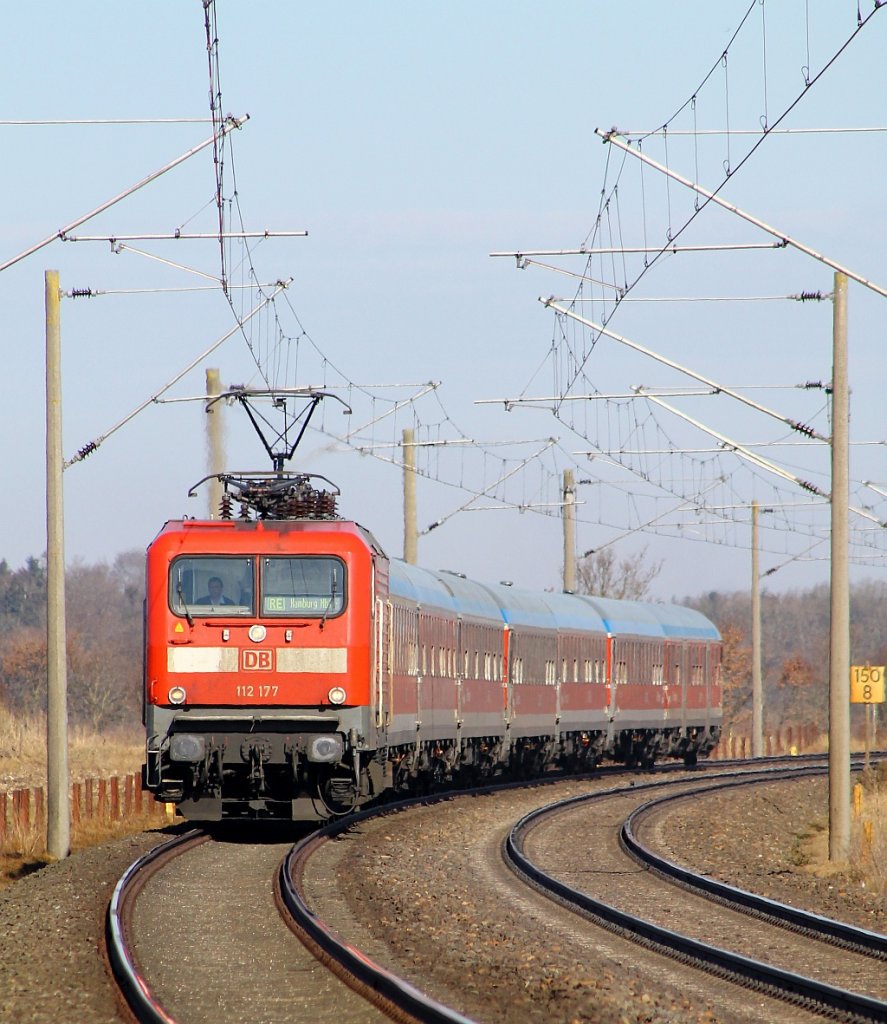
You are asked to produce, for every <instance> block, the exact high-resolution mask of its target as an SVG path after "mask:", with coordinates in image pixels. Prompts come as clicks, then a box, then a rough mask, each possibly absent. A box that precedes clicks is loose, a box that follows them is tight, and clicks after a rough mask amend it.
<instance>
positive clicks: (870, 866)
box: [850, 764, 887, 900]
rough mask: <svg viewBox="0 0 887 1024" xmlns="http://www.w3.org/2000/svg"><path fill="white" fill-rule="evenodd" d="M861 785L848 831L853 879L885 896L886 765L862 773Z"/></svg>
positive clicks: (885, 897)
mask: <svg viewBox="0 0 887 1024" xmlns="http://www.w3.org/2000/svg"><path fill="white" fill-rule="evenodd" d="M860 785H861V786H862V789H861V792H860V796H861V800H860V801H859V808H858V813H857V809H856V804H855V803H854V814H853V824H852V831H851V835H850V865H851V870H852V874H853V877H854V879H856V880H858V881H859V883H860V884H862V885H864V886H865V888H866V889H868V890H869V891H870V892H873V893H875V894H876V895H878V896H880V897H881V898H882V899H885V900H887V765H884V764H882V765H879V766H878V768H877V770H871V771H869V772H867V773H866V774H864V775H863V776H862V779H861V783H860Z"/></svg>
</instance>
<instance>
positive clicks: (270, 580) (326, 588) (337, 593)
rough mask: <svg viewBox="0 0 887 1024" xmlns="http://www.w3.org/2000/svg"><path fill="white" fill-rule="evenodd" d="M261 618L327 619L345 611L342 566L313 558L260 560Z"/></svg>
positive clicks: (338, 563)
mask: <svg viewBox="0 0 887 1024" xmlns="http://www.w3.org/2000/svg"><path fill="white" fill-rule="evenodd" d="M261 584H262V615H285V616H287V617H288V618H299V619H301V618H319V619H324V620H325V619H329V618H333V617H334V616H336V615H341V614H342V612H343V611H344V610H345V563H344V562H342V561H341V560H340V559H338V558H324V557H318V556H316V555H311V556H305V557H295V558H263V559H262V581H261Z"/></svg>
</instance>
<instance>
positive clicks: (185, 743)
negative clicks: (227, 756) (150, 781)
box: [169, 732, 206, 761]
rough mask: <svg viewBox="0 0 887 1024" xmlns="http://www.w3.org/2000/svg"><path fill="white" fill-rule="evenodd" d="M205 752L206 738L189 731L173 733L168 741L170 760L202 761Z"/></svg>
mask: <svg viewBox="0 0 887 1024" xmlns="http://www.w3.org/2000/svg"><path fill="white" fill-rule="evenodd" d="M205 753H206V740H205V739H204V738H203V736H195V735H194V734H193V733H189V732H177V733H173V735H172V738H171V739H170V741H169V759H170V761H202V760H203V757H204V754H205Z"/></svg>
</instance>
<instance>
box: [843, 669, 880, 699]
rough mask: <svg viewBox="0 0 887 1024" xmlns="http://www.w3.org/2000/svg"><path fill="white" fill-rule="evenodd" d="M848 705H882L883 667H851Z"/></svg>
mask: <svg viewBox="0 0 887 1024" xmlns="http://www.w3.org/2000/svg"><path fill="white" fill-rule="evenodd" d="M850 703H851V704H883V703H884V666H883V665H851V667H850Z"/></svg>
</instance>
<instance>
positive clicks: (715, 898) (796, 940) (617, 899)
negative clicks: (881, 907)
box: [504, 767, 887, 1021]
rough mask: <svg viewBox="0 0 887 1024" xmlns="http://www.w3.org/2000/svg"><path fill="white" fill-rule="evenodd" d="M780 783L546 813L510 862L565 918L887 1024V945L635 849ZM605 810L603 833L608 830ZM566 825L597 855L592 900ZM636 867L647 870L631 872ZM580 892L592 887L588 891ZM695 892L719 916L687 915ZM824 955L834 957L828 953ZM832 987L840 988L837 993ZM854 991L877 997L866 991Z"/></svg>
mask: <svg viewBox="0 0 887 1024" xmlns="http://www.w3.org/2000/svg"><path fill="white" fill-rule="evenodd" d="M822 771H823V769H820V768H814V767H802V768H797V769H794V770H793V774H794V777H801V776H803V775H807V774H812V773H821V772H822ZM774 778H775V776H774V773H773V771H772V770H770V771H768V772H766V773H762V774H760V775H754V776H749V775H748V774H747V773H743V777H742V778H738V779H732V780H722V781H719V782H716V783H713V782H711V781H706V782H705V783H704V784H702V783H700V784H692V785H689V786H688V785H687V784H684V785H682V786H681V788H680V791H679V792H670V793H668V794H667V795H665V796H658V797H656V798H654V799H652V800H644V797H643V796H642V793H644V792H645V791H646V790H648V789H651V788H660V789H661V788H662V786H663V784H662V783H651V784H649V785H648V786H647V785H644V786H638V785H634V784H632V785H631V786H628V787H618V788H616V789H613V790H611V791H609V792H605V793H598V794H591V795H584V796H581V797H576V798H571V799H569V800H566V801H561V802H559V803H558V804H554V805H550V806H548V807H544V808H539V809H537V810H535V811H533V812H531V813H530V814H528V815H527V816H526V817H524V818H523V819H522V820H521V821H520V822H518V823H517V824H516V825H515V826H514V828H513V829H512V830H511V832H510V833H509V835H508V837H507V840H506V842H505V844H504V852H505V857H506V859H507V861H508V863H509V864H510V866H512V868H513V869H514V870H515V871H516V872H517V873H518V874H519V875H520V876H522V877H523V878H525V879H526V880H527V881H528V882H529V883H530V884H531V885H533V886H534V887H535V888H537V889H539V890H541V891H543V892H545V893H546V894H547V895H549V896H551V897H552V898H554V899H556V900H557V901H558V902H559V903H561V904H562V905H563V906H566V907H569V908H570V909H573V910H575V911H577V912H579V913H581V914H583V915H585V916H587V917H590V918H591V919H592V920H593V921H595V922H596V923H599V924H601V925H602V926H604V927H606V928H608V929H610V930H612V931H615V932H617V933H618V934H620V935H622V936H626V937H630V938H632V939H633V940H634V941H636V942H638V943H641V944H642V945H644V946H646V947H647V948H649V949H652V950H655V951H658V952H662V953H664V954H666V955H668V956H671V957H673V958H675V959H677V960H679V961H681V962H682V963H685V964H688V965H692V966H694V967H698V968H700V969H702V970H706V971H708V972H710V973H712V974H715V975H717V976H718V977H721V978H727V979H729V980H732V981H736V982H738V983H739V984H741V985H744V986H746V987H749V988H752V989H754V990H756V991H760V992H765V993H767V994H768V995H770V996H775V997H777V998H780V999H783V1000H785V1001H788V1002H791V1003H794V1004H795V1005H799V1006H802V1007H804V1008H806V1009H809V1010H811V1011H813V1012H815V1013H821V1014H823V1015H824V1016H828V1017H830V1018H832V1019H842V1020H850V1021H887V1001H885V1000H887V976H885V971H884V967H883V961H884V960H885V959H887V937H885V936H884V935H880V934H877V933H873V932H870V931H866V930H864V929H861V928H854V927H852V926H850V925H845V924H842V923H839V922H835V921H832V920H830V919H828V918H824V917H821V916H819V915H815V914H809V913H806V912H804V911H801V910H798V909H797V908H795V907H790V906H787V905H785V904H781V903H777V902H776V901H773V900H768V899H765V898H763V897H759V896H756V895H754V894H752V893H748V892H745V891H743V890H739V889H736V888H734V887H731V886H727V885H724V884H722V883H719V882H716V881H715V880H713V879H711V878H709V877H707V876H703V875H698V874H695V873H694V872H691V871H689V870H687V869H686V868H683V867H680V866H679V865H677V864H674V863H673V862H671V861H669V860H667V859H666V858H663V857H660V856H658V855H657V854H655V853H654V852H653V851H652V850H651V849H649V847H647V846H646V845H645V844H643V843H642V842H640V841H639V839H638V837H637V833H638V832H639V830H640V829H641V828H642V825H643V823H644V822H645V821H647V820H649V819H650V818H651V817H652V816H653V815H655V814H658V813H662V812H663V811H664V809H666V808H667V807H668V805H669V804H670V803H671V802H673V801H676V800H688V799H700V798H704V795H705V794H706V793H712V792H714V791H716V790H718V789H722V788H724V787H726V786H738V785H750V784H753V783H755V782H760V781H763V780H766V781H774ZM592 808H595V809H596V812H597V813H596V819H597V820H596V822H595V821H593V820H592V816H591V813H590V812H591V810H592ZM603 808H606V811H605V812H604V813H605V815H606V824H604V825H603V826H601V813H602V809H603ZM567 815H572V816H573V818H574V821H573V824H572V826H571V827H570V832H571V833H574V832H575V831H576V830H577V829H583V830H585V834H586V835H587V841H588V847H587V850H593V851H594V854H593V860H594V866H593V868H591V869H590V871H591V873H592V874H593V876H594V879H595V892H594V894H592V893H590V892H588V891H585V890H583V889H579V888H577V887H576V885H575V884H571V880H576V879H578V878H580V877H581V878H584V879H587V877H588V873H589V868H588V860H589V854H588V853H587V852H585V853H583V856H582V857H580V858H579V859H578V861H576V862H573V863H570V862H569V861H565V860H564V859H563V856H562V853H563V850H564V849H565V848H567V844H565V842H564V840H563V838H562V836H563V826H562V825H560V824H558V819H562V818H563V817H564V816H567ZM577 815H582V816H583V817H582V819H581V820H582V824H580V825H577V823H576V820H577ZM623 817H624V820H623V821H622V824H621V826H620V827H618V828H614V824H615V822H616V821H617V819H621V818H623ZM596 826H597V827H596ZM544 828H548V829H549V830H550V834H549V837H548V841H547V843H546V841H545V840H544V839H541V838H538V836H535V837H534V835H533V834H534V832H537V833H538V832H539V831H541V830H542V829H544ZM616 836H618V841H617V840H616V838H615V837H616ZM534 840H535V846H536V853H535V854H530V855H528V853H527V847H528V845H533V843H534ZM627 858H630V862H631V863H633V864H640V865H641V866H642V867H643V869H644V870H643V871H641V872H639V871H638V870H637V869H636V868H635V869H634V870H632V869H631V867H627V866H626V859H627ZM543 865H544V866H543ZM660 879H667V880H668V881H669V882H675V883H677V884H678V885H679V886H680V887H681V890H683V895H682V894H681V890H676V889H674V888H673V887H670V886H663V885H662V884H661V881H659V880H660ZM583 884H585V885H586V886H587V882H586V883H583ZM687 890H689V891H690V892H692V893H694V894H695V896H696V897H698V898H699V899H700V900H701V899H705V900H707V901H710V902H709V903H708V906H709V907H710V908H711V909H709V910H708V911H705V910H700V909H699V908H698V907H697V905H696V904H695V903H694V904H692V905H690V904H688V902H687V900H688V897H687V895H686V891H687ZM670 891H671V895H669V892H670ZM737 914H742V915H745V917H744V918H743V919H744V920H746V921H748V923H747V924H746V925H742V924H741V923H737V920H736V915H737ZM670 921H679V922H681V923H682V924H681V927H680V930H676V929H675V927H670V926H669V922H670ZM693 921H701V922H703V924H702V926H701V927H698V928H696V929H693V930H691V929H690V928H689V927H686V928H685V927H684V926H683V924H684V923H686V924H687V925H689V924H690V923H691V922H693ZM774 927H776V928H780V929H784V930H785V931H784V932H783V934H782V937H780V938H778V939H774V938H773V937H772V935H770V936H768V934H767V933H768V932H769V931H771V930H772V929H773V928H774ZM693 931H695V934H693ZM734 931H735V932H736V933H737V935H741V939H742V941H741V942H737V943H731V946H732V948H728V947H727V945H726V944H725V945H723V946H722V945H719V944H718V943H717V942H715V941H713V939H712V936H713V935H714V934H718V932H720V934H721V935H728V934H729V933H731V932H734ZM836 945H837V946H840V947H841V951H840V952H838V951H836V950H835V949H834V946H836ZM822 947H825V948H826V950H827V952H825V953H823V952H822V951H821V949H822ZM755 949H765V950H767V949H769V955H768V957H767V960H766V961H765V960H762V959H758V958H756V957H755V956H753V955H751V953H752V952H753V951H754V950H755ZM780 961H781V963H782V964H783V966H780V965H779V963H780ZM787 963H791V964H805V965H806V966H807V967H809V968H810V969H809V971H807V970H805V971H801V970H792V969H788V968H787V967H786V966H784V965H785V964H787ZM830 978H831V979H834V978H838V979H841V981H839V982H838V983H835V982H834V981H833V980H829V979H830ZM857 985H859V986H867V987H868V990H863V991H857V990H856V986H857Z"/></svg>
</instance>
